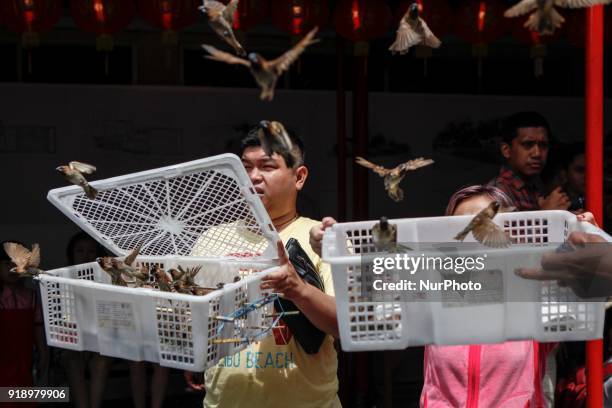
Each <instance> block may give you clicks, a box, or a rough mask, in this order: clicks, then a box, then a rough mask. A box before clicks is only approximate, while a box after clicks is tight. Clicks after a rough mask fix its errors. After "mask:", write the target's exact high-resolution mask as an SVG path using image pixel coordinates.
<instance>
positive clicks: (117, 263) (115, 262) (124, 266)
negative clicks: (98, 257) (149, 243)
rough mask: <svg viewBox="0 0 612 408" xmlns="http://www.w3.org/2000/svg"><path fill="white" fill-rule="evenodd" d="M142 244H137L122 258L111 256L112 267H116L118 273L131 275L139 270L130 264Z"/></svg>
mask: <svg viewBox="0 0 612 408" xmlns="http://www.w3.org/2000/svg"><path fill="white" fill-rule="evenodd" d="M141 248H142V245H138V246H137V247H136V248H134V249H133V250H132V252H130V253H129V254H128V256H126V257H125V258H124V259H123V260H121V259H119V258H111V265H112V267H113V268H115V269H117V270H118V271H119V272H120V273H122V274H125V275H128V276H132V275H135V274H136V273H137V272H139V270H138V268H135V267H133V266H132V264H133V263H134V261H135V260H136V257H137V256H138V254H139V253H140V249H141Z"/></svg>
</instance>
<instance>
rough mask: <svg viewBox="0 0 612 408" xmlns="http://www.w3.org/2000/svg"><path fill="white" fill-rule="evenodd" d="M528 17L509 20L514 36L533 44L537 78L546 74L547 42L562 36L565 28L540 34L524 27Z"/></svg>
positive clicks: (532, 53) (534, 70) (534, 68)
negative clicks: (550, 33)
mask: <svg viewBox="0 0 612 408" xmlns="http://www.w3.org/2000/svg"><path fill="white" fill-rule="evenodd" d="M526 18H527V17H522V18H513V19H510V20H509V26H510V31H511V34H512V37H513V38H515V39H517V40H518V41H520V42H522V43H527V44H530V45H531V48H530V55H531V58H532V59H533V75H534V76H535V77H536V78H539V77H541V76H542V75H544V57H546V52H547V51H546V43H547V42H548V41H550V40H551V39H556V38H558V37H559V36H560V33H561V32H562V30H563V27H562V28H561V30H555V33H554V34H553V35H552V36H551V35H546V36H540V35H539V34H538V33H537V32H534V31H530V30H529V29H528V28H525V27H523V24H525V21H526Z"/></svg>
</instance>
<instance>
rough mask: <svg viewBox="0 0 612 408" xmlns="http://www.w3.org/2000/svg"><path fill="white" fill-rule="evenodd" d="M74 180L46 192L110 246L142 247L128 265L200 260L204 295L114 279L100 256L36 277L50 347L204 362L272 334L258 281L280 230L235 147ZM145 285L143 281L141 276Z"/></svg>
mask: <svg viewBox="0 0 612 408" xmlns="http://www.w3.org/2000/svg"><path fill="white" fill-rule="evenodd" d="M91 185H92V186H94V187H95V188H96V189H97V190H98V191H99V194H98V196H97V197H96V198H95V199H93V200H92V199H89V198H87V197H86V196H85V195H84V194H83V191H82V190H81V189H80V188H79V187H77V186H71V187H65V188H59V189H54V190H51V191H50V192H49V194H48V199H49V200H50V201H51V202H52V203H53V204H54V205H55V206H56V207H57V208H58V209H60V210H61V211H62V212H63V213H64V214H65V215H66V216H67V217H68V218H70V219H71V220H72V221H73V222H74V223H76V224H77V225H78V226H79V227H80V228H82V229H83V230H85V231H86V232H87V233H89V234H90V235H91V236H92V237H93V238H95V239H96V240H97V241H98V242H100V243H101V244H102V245H104V246H105V247H106V248H107V249H109V250H110V251H111V252H112V253H113V254H115V255H119V256H125V255H127V254H128V253H129V252H130V251H132V250H133V249H134V248H136V247H138V246H140V255H139V256H138V257H137V258H136V265H135V266H136V267H138V266H140V265H144V266H147V267H148V268H149V270H151V269H153V268H156V267H159V268H161V269H162V270H165V271H168V270H171V269H173V268H174V269H176V268H178V266H181V267H182V268H193V267H199V268H201V269H200V271H199V273H198V274H197V275H196V276H195V282H196V283H197V284H198V285H200V286H202V287H211V286H212V287H213V288H218V289H213V290H212V291H211V292H210V293H208V294H205V295H204V296H194V295H190V294H182V293H174V292H163V291H160V290H157V289H156V288H154V286H155V281H154V279H153V278H151V284H152V285H151V286H153V287H148V288H145V287H139V288H128V287H122V286H115V285H111V284H110V283H111V278H110V277H109V276H108V274H106V273H105V272H104V271H103V270H102V268H101V267H100V265H99V264H98V263H97V262H91V263H87V264H82V265H75V266H68V267H65V268H59V269H56V270H52V271H48V272H47V274H44V275H40V277H39V278H40V282H41V292H42V299H43V310H44V318H45V329H46V332H47V341H48V343H49V345H51V346H56V347H61V348H68V349H73V350H89V351H95V352H100V353H101V354H104V355H109V356H114V357H120V358H124V359H129V360H135V361H142V360H146V361H151V362H156V363H159V364H161V365H163V366H167V367H173V368H178V369H185V370H190V371H203V370H205V369H206V368H208V367H210V366H212V365H214V364H216V363H217V362H218V361H219V359H221V358H223V357H225V356H227V355H232V354H234V353H236V352H238V351H239V350H241V349H243V348H245V347H246V346H247V345H248V344H249V343H250V342H252V341H256V340H258V339H259V338H261V337H263V336H265V335H267V334H269V331H270V329H271V328H272V326H273V325H274V313H273V308H272V303H271V302H270V301H269V299H268V297H269V295H268V294H267V293H262V291H261V290H260V282H261V279H262V278H263V277H264V276H266V275H267V274H268V273H270V272H271V271H273V270H274V266H275V265H276V262H275V261H274V259H275V258H276V241H277V240H278V235H277V233H276V231H275V230H274V227H273V225H272V223H271V221H270V219H269V217H268V214H267V212H266V210H265V208H264V207H263V204H262V203H261V200H260V199H259V197H258V195H257V193H256V192H255V190H254V189H253V187H252V185H251V182H250V180H249V178H248V176H247V174H246V172H245V170H244V168H243V166H242V163H241V162H240V160H239V159H238V157H237V156H235V155H230V154H225V155H220V156H214V157H210V158H206V159H201V160H196V161H192V162H187V163H182V164H179V165H174V166H169V167H163V168H159V169H154V170H148V171H144V172H140V173H134V174H129V175H125V176H119V177H115V178H110V179H106V180H99V181H95V182H92V183H91ZM147 286H148V285H147Z"/></svg>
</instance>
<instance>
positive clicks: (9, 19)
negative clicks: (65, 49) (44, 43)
mask: <svg viewBox="0 0 612 408" xmlns="http://www.w3.org/2000/svg"><path fill="white" fill-rule="evenodd" d="M0 14H1V15H3V16H4V17H3V20H4V25H5V26H6V28H7V29H8V30H9V31H12V32H16V33H21V34H22V37H21V43H22V45H23V47H24V48H25V49H27V50H31V49H32V48H34V47H36V46H38V44H39V36H38V34H39V33H42V32H45V31H49V30H51V29H52V28H53V26H54V25H55V23H57V21H58V20H59V19H60V17H61V14H62V2H61V0H2V1H0Z"/></svg>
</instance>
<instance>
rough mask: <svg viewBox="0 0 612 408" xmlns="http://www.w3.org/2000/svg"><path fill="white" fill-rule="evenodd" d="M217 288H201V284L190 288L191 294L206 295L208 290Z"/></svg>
mask: <svg viewBox="0 0 612 408" xmlns="http://www.w3.org/2000/svg"><path fill="white" fill-rule="evenodd" d="M215 290H217V289H216V288H203V287H201V286H193V287H192V288H191V294H192V295H196V296H204V295H208V294H209V293H210V292H212V291H215Z"/></svg>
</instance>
